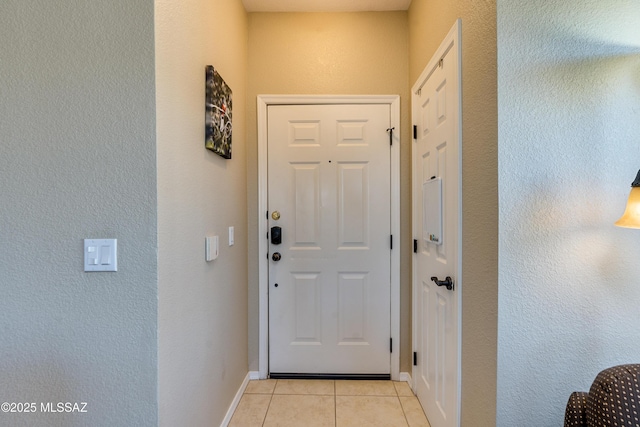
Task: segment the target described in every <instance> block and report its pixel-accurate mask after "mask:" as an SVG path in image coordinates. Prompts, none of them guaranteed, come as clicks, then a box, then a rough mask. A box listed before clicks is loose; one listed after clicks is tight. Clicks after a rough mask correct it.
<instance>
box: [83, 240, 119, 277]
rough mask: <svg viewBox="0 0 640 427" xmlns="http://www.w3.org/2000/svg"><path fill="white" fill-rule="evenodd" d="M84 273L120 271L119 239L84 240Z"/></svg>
mask: <svg viewBox="0 0 640 427" xmlns="http://www.w3.org/2000/svg"><path fill="white" fill-rule="evenodd" d="M84 271H87V272H91V271H118V239H84Z"/></svg>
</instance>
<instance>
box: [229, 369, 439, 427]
mask: <svg viewBox="0 0 640 427" xmlns="http://www.w3.org/2000/svg"><path fill="white" fill-rule="evenodd" d="M229 426H230V427H253V426H265V427H271V426H278V427H288V426H292V427H301V426H303V427H314V426H335V427H350V426H358V427H360V426H367V427H375V426H381V427H401V426H409V427H430V426H429V422H428V421H427V418H426V417H425V415H424V412H423V410H422V407H421V406H420V403H419V402H418V399H417V398H416V397H415V396H414V395H413V392H412V391H411V388H410V387H409V385H408V384H407V383H406V382H396V381H349V380H335V381H334V380H260V381H250V382H249V385H248V386H247V388H246V390H245V392H244V394H243V395H242V399H241V400H240V403H239V404H238V407H237V408H236V411H235V413H234V414H233V418H231V423H230V424H229Z"/></svg>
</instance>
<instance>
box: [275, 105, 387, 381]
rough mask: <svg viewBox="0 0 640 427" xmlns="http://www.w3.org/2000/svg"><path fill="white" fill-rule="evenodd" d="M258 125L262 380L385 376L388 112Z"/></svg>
mask: <svg viewBox="0 0 640 427" xmlns="http://www.w3.org/2000/svg"><path fill="white" fill-rule="evenodd" d="M267 120H268V136H267V140H268V207H269V209H268V221H269V227H270V233H269V238H270V239H269V240H270V241H269V255H268V256H269V371H270V373H271V374H277V373H281V374H290V373H296V374H389V373H390V352H389V351H390V350H389V340H390V336H391V335H390V334H391V332H390V305H391V304H390V283H391V282H390V281H391V279H390V274H391V273H390V264H391V253H390V250H391V249H390V234H391V232H390V221H391V219H390V211H391V208H390V199H391V195H390V145H389V134H388V132H387V129H388V128H389V127H390V107H389V105H369V104H365V105H271V106H269V107H268V119H267ZM273 227H280V230H281V231H280V233H281V242H280V243H278V242H277V241H274V239H273V237H274V232H276V234H277V230H276V229H275V228H273ZM277 254H279V256H278V255H277Z"/></svg>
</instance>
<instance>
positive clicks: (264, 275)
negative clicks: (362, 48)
mask: <svg viewBox="0 0 640 427" xmlns="http://www.w3.org/2000/svg"><path fill="white" fill-rule="evenodd" d="M257 102H258V236H259V239H258V291H259V314H258V318H259V322H260V327H259V332H258V336H259V339H260V343H259V350H258V351H259V354H258V373H259V376H260V379H266V378H267V376H268V375H269V294H268V291H269V265H268V259H267V254H268V253H269V244H268V243H269V241H268V239H267V238H266V236H267V232H268V221H267V218H266V215H267V209H268V200H267V194H268V193H267V190H268V188H267V108H268V107H269V105H321V104H388V105H389V106H390V109H391V127H393V128H395V129H394V131H393V145H392V146H391V234H392V235H393V236H394V238H393V240H395V244H394V248H393V250H392V251H391V339H392V340H393V341H392V342H393V346H392V352H391V379H392V380H395V381H398V380H399V378H400V96H398V95H259V96H258V99H257Z"/></svg>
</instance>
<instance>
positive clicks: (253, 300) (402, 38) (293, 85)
mask: <svg viewBox="0 0 640 427" xmlns="http://www.w3.org/2000/svg"><path fill="white" fill-rule="evenodd" d="M408 64H409V62H408V33H407V13H406V12H367V13H252V14H249V80H248V82H249V83H248V90H247V103H248V110H247V112H248V116H247V117H248V127H247V129H248V139H247V143H248V145H247V156H248V157H247V165H248V194H247V201H248V209H249V266H250V271H249V369H250V370H257V369H258V344H259V342H258V325H259V322H258V297H259V295H258V271H257V265H258V259H257V257H258V240H257V239H258V237H259V236H258V233H257V231H258V214H257V200H258V190H257V188H258V177H257V164H258V163H257V155H258V151H257V150H258V148H257V134H256V96H257V95H260V94H349V95H352V94H354V95H360V94H385V95H386V94H395V95H400V98H401V115H402V118H401V120H402V134H401V138H402V141H401V144H402V145H401V150H400V151H401V153H400V156H401V164H402V166H401V184H400V185H401V189H402V192H401V220H402V229H401V257H402V259H403V260H404V261H405V262H403V263H402V271H401V313H402V314H401V337H400V339H401V354H400V356H401V366H400V370H401V371H406V372H410V371H411V364H410V353H411V342H410V337H411V266H410V262H406V260H407V259H408V260H410V259H411V251H410V248H411V198H410V186H411V140H410V132H409V118H410V114H409V102H410V98H409V81H408V76H409V70H408ZM260 218H262V217H260Z"/></svg>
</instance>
